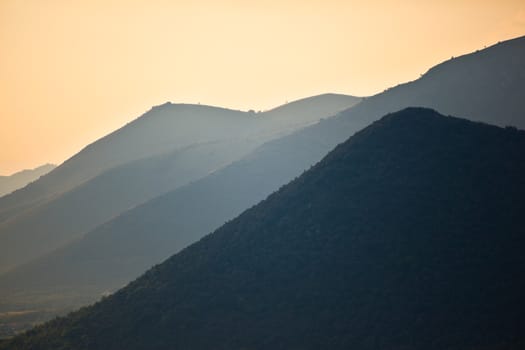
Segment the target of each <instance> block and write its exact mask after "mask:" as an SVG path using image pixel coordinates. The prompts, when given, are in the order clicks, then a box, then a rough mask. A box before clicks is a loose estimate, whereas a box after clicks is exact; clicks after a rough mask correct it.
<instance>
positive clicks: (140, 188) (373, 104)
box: [0, 37, 525, 324]
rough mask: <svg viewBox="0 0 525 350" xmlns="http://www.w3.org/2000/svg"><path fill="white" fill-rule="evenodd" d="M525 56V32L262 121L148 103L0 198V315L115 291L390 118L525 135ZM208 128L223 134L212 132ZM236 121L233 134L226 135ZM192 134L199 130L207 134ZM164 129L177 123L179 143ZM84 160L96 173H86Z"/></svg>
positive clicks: (257, 116)
mask: <svg viewBox="0 0 525 350" xmlns="http://www.w3.org/2000/svg"><path fill="white" fill-rule="evenodd" d="M522 62H525V37H522V38H517V39H513V40H509V41H505V42H502V43H499V44H497V45H494V46H492V47H489V48H487V49H484V50H481V51H478V52H475V53H472V54H468V55H465V56H461V57H458V58H454V59H451V60H449V61H447V62H444V63H442V64H440V65H438V66H436V67H434V68H432V69H430V70H429V71H428V72H427V73H426V74H424V75H422V76H421V78H420V79H418V80H416V81H413V82H410V83H407V84H402V85H398V86H396V87H393V88H391V89H388V90H386V91H384V92H383V93H380V94H377V95H375V96H372V97H367V98H363V99H362V100H361V99H358V98H354V97H351V96H344V95H335V94H326V95H320V96H316V97H312V98H308V99H303V100H299V101H297V102H292V103H289V104H286V105H284V106H281V107H279V108H276V109H274V110H270V111H267V112H261V113H256V112H254V111H250V112H239V111H231V110H225V109H216V108H213V107H208V106H199V105H174V104H165V105H162V106H158V107H155V108H153V109H152V110H151V111H150V112H148V113H146V114H145V115H144V116H142V117H141V118H139V119H137V120H136V121H134V122H132V123H130V124H129V125H127V126H125V127H124V128H122V129H121V130H119V131H117V132H115V133H113V134H111V135H108V136H107V137H105V138H103V139H102V140H100V141H98V142H96V143H95V144H93V145H91V146H88V147H87V148H86V149H85V150H83V151H82V152H80V153H79V155H77V156H75V157H73V158H72V160H70V161H68V162H66V163H64V165H63V166H66V164H68V163H73V165H67V166H66V168H68V167H71V168H72V169H77V170H75V171H72V172H71V171H70V170H67V169H66V170H61V171H60V172H58V170H59V169H60V168H59V169H57V170H55V171H56V172H58V174H59V175H53V173H51V174H50V175H49V177H51V180H48V179H46V177H45V178H44V179H45V181H43V180H44V179H42V180H39V181H37V182H36V183H34V184H32V185H31V186H28V187H26V188H25V189H23V190H20V191H17V192H15V193H14V194H13V195H11V196H6V197H4V198H1V199H0V241H1V243H2V245H0V252H1V254H0V259H3V261H2V264H3V271H4V273H3V274H2V275H0V300H1V301H0V316H1V312H2V311H9V312H10V311H16V312H18V311H24V312H25V310H34V309H46V310H54V311H53V312H50V315H53V314H55V313H56V312H57V311H58V312H64V309H70V308H75V307H77V306H79V305H84V304H87V303H90V302H93V301H95V300H97V299H99V298H100V296H101V295H107V294H108V293H111V292H113V291H115V290H117V289H118V288H120V287H122V286H124V285H126V284H127V283H128V282H129V281H131V280H133V279H134V278H136V277H138V276H139V275H140V274H141V273H142V272H143V271H145V270H146V269H147V268H148V267H150V266H152V265H154V264H157V263H160V262H162V261H163V260H164V259H166V258H168V257H169V256H170V255H172V254H173V253H176V252H178V251H180V250H181V249H183V248H184V247H186V246H188V245H189V244H191V243H193V242H195V241H197V240H198V239H200V238H201V237H203V236H204V235H205V234H207V233H209V232H211V231H213V230H215V229H216V228H218V227H219V226H220V225H222V224H223V223H225V222H227V221H229V220H232V219H233V218H235V217H236V216H237V215H239V214H240V213H242V212H243V211H244V210H245V209H246V208H249V207H251V206H253V205H256V204H257V203H258V202H259V201H261V200H263V199H264V198H266V197H267V196H268V195H270V194H271V193H272V192H274V191H275V190H277V189H279V187H281V186H283V185H285V184H286V183H288V182H289V181H291V180H293V179H294V178H295V177H297V176H299V175H300V174H301V173H303V172H304V171H306V170H307V169H309V168H310V167H311V166H313V165H314V164H315V163H317V162H318V161H319V160H321V159H322V158H323V157H324V156H325V155H326V154H327V153H328V152H330V151H331V150H332V149H333V148H334V147H335V146H336V145H337V144H339V143H341V142H343V141H345V140H346V139H347V138H348V137H349V136H351V135H352V134H354V133H355V132H357V131H359V130H361V129H363V128H364V127H366V126H368V125H370V124H371V123H373V122H374V121H375V120H377V119H378V118H380V117H381V116H382V115H385V114H387V113H389V112H393V111H397V110H400V109H402V108H405V107H407V106H426V107H432V108H434V109H436V110H438V111H440V112H444V113H446V114H453V115H457V116H461V117H463V118H466V119H470V120H474V121H483V122H485V123H491V124H494V125H499V126H507V125H511V126H514V127H518V128H523V127H524V121H525V115H524V114H523V112H522V111H523V110H525V109H524V108H525V101H524V100H523V99H522V98H521V96H524V94H525V79H524V78H525V65H524V64H523V63H522ZM360 100H361V101H360ZM359 101H360V102H359ZM346 107H350V108H347V109H345V108H346ZM340 110H343V111H342V112H340V113H338V114H337V115H336V116H334V117H331V115H333V114H335V113H336V112H337V111H340ZM179 113H180V115H182V116H183V117H182V118H181V121H179V120H178V117H179ZM201 113H203V115H204V117H202V119H200V118H201ZM216 114H217V115H219V117H217V118H218V119H217V120H215V119H214V121H213V122H211V123H208V121H209V120H208V119H213V118H215V115H216ZM196 120H198V121H199V122H198V123H197V122H196ZM239 120H241V122H240V123H238V122H239ZM190 121H191V122H190ZM318 121H320V122H318ZM193 122H195V123H193ZM201 122H202V123H201ZM215 122H216V123H220V124H221V128H222V129H220V130H219V131H218V132H217V134H215V133H214V132H213V131H212V130H213V128H214V125H215V124H214V123H215ZM170 123H171V124H170ZM199 123H201V124H199ZM230 124H232V125H233V124H235V128H233V129H231V130H228V127H229V126H228V125H230ZM199 127H200V128H203V129H206V133H205V134H204V136H201V135H200V134H199V133H198V128H199ZM157 128H159V129H163V130H162V133H161V137H160V138H159V140H155V141H153V143H152V145H148V142H149V141H147V140H148V138H150V139H151V137H148V136H151V134H155V133H156V132H157ZM170 128H179V129H178V130H177V132H175V133H174V134H173V139H170V138H169V136H168V132H169V130H171V129H170ZM186 129H187V130H186ZM152 130H153V131H152ZM230 131H231V133H230ZM180 134H185V135H186V136H187V139H184V138H182V139H179V135H180ZM123 135H124V136H123ZM162 135H164V136H162ZM196 135H199V136H196ZM135 139H138V140H139V141H140V142H142V144H140V142H139V144H138V145H132V146H131V148H130V149H131V150H133V149H134V148H133V147H138V148H141V149H142V148H146V150H141V151H140V152H146V151H147V149H150V151H148V152H151V154H149V155H146V156H144V154H145V153H140V152H138V153H140V154H135V153H137V152H135V151H133V152H130V154H129V155H126V156H125V157H121V156H122V154H123V152H124V151H125V150H126V149H127V148H126V147H128V146H129V145H131V144H133V143H134V142H135V141H134V140H135ZM162 139H164V141H162ZM184 140H186V141H184ZM161 141H162V142H161ZM163 142H164V143H163ZM170 142H171V144H170ZM155 147H156V148H155ZM88 150H89V152H88ZM94 150H95V151H94ZM85 152H87V153H85ZM83 153H85V154H83ZM98 153H100V154H101V155H100V157H99V156H95V155H96V154H98ZM105 153H108V154H114V157H113V158H111V157H110V156H108V155H106V154H105ZM135 158H136V159H135ZM90 159H95V160H96V161H93V162H92V163H90V162H91V161H90ZM89 164H95V165H96V166H94V167H95V168H97V169H99V170H98V171H91V172H88V174H83V170H82V169H83V167H85V166H87V165H89ZM77 173H81V174H82V177H81V178H78V177H76V175H74V174H77ZM61 174H66V175H67V176H66V175H64V176H63V175H61ZM71 174H73V175H71ZM90 174H91V175H90ZM64 178H66V180H65V181H64V184H68V183H74V184H73V185H70V186H69V185H68V186H69V187H67V186H62V185H60V186H59V184H61V181H62V179H64ZM46 181H47V182H46ZM75 181H76V182H78V183H75ZM49 183H50V184H51V185H49V186H48V184H49ZM53 183H55V184H57V185H56V186H55V185H53ZM54 186H55V187H54ZM35 189H38V191H37V190H35ZM2 208H3V209H2ZM2 217H3V219H2ZM2 220H3V222H2ZM8 270H9V271H8ZM48 317H49V316H48ZM1 323H2V319H1V317H0V324H1Z"/></svg>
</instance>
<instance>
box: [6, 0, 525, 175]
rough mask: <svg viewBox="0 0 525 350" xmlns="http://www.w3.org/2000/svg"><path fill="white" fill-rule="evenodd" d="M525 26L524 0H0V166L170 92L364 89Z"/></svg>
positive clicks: (79, 137)
mask: <svg viewBox="0 0 525 350" xmlns="http://www.w3.org/2000/svg"><path fill="white" fill-rule="evenodd" d="M524 34H525V1H523V0H499V1H493V0H489V1H485V0H439V1H426V0H425V1H422V0H412V1H386V0H384V1H330V0H318V1H308V0H300V1H286V0H277V1H273V0H265V1H258V2H256V1H249V0H243V1H221V0H213V1H155V0H144V1H138V0H137V1H134V0H126V1H124V0H122V1H111V0H100V1H98V0H84V1H79V0H0V174H10V173H12V172H14V171H16V170H19V169H22V168H29V167H34V166H37V165H39V164H42V163H46V162H54V163H60V162H62V161H63V160H65V159H66V158H68V157H69V156H71V155H73V154H74V153H76V152H77V151H79V150H80V149H81V148H82V147H83V146H85V145H86V144H87V143H90V142H92V141H94V140H96V139H97V138H99V137H100V136H103V135H104V134H106V133H108V132H110V131H112V130H114V129H116V128H118V127H120V126H122V125H123V124H125V123H126V122H128V121H130V120H132V119H134V118H136V117H137V116H139V115H140V114H142V113H143V112H144V111H146V110H147V109H149V107H150V106H152V105H158V104H161V103H163V102H165V101H172V102H189V103H197V102H201V103H203V104H212V105H219V106H224V107H230V108H236V109H250V108H253V109H267V108H270V107H272V106H276V105H279V104H282V103H284V102H285V101H286V100H293V99H297V98H300V97H304V96H308V95H313V94H318V93H323V92H340V93H347V94H353V95H370V94H374V93H377V92H380V91H382V90H383V89H385V88H387V87H390V86H392V85H396V84H398V83H400V82H405V81H408V80H413V79H415V78H417V77H419V75H420V74H421V73H424V72H425V71H426V70H427V69H428V68H430V67H431V66H432V65H435V64H437V63H439V62H441V61H443V60H446V59H448V58H450V57H451V56H458V55H460V54H463V53H468V52H470V51H474V50H476V49H479V48H483V47H484V46H485V45H487V46H488V45H491V44H494V43H495V42H497V41H500V40H504V39H509V38H512V37H516V36H520V35H524Z"/></svg>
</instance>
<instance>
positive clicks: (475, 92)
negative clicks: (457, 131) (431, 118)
mask: <svg viewBox="0 0 525 350" xmlns="http://www.w3.org/2000/svg"><path fill="white" fill-rule="evenodd" d="M523 96H525V36H524V37H519V38H516V39H512V40H508V41H504V42H501V43H498V44H496V45H494V46H491V47H489V48H487V49H484V50H480V51H476V52H474V53H471V54H468V55H464V56H460V57H458V58H453V59H451V60H449V61H446V62H444V63H441V64H439V65H437V66H435V67H433V68H431V69H430V70H429V71H428V72H427V73H425V74H424V75H423V76H422V77H421V78H420V79H418V80H416V81H413V82H410V83H407V84H402V85H398V86H396V87H395V88H391V89H389V90H387V91H385V92H384V93H381V94H378V95H375V96H373V97H370V98H367V99H365V101H363V103H362V104H360V105H359V106H356V108H354V109H352V110H351V111H348V113H347V118H346V122H355V123H361V124H363V123H364V124H368V123H370V121H371V118H375V119H377V118H379V117H381V116H382V115H384V114H385V113H388V112H391V111H396V110H399V109H401V108H404V107H406V106H424V107H429V108H434V109H437V110H439V111H440V112H441V113H445V114H455V115H461V116H465V117H466V118H469V119H471V120H474V121H482V122H485V123H489V124H494V125H499V126H507V125H511V126H515V127H518V128H520V129H525V113H524V110H525V100H524V99H523ZM375 119H374V120H375Z"/></svg>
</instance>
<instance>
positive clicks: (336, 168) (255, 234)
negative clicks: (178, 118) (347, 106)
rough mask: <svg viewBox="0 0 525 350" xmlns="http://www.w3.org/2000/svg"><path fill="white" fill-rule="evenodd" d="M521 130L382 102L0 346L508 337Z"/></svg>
mask: <svg viewBox="0 0 525 350" xmlns="http://www.w3.org/2000/svg"><path fill="white" fill-rule="evenodd" d="M523 150H525V132H523V131H518V130H516V129H513V128H507V129H501V128H498V127H494V126H488V125H484V124H478V123H473V122H469V121H465V120H461V119H457V118H453V117H444V116H442V115H439V114H437V113H436V112H434V111H432V110H428V109H420V108H409V109H406V110H403V111H401V112H397V113H394V114H390V115H387V116H386V117H384V118H382V119H381V120H379V121H377V122H375V123H374V124H372V125H371V126H369V127H367V128H366V129H364V130H363V131H361V132H359V133H357V134H356V135H354V136H353V137H352V138H350V139H349V140H348V141H347V142H345V143H343V144H341V145H340V146H338V147H337V148H336V149H335V150H334V151H332V152H331V153H330V154H329V155H328V156H326V157H325V158H324V159H323V160H322V161H321V162H320V163H318V164H317V165H316V166H315V167H313V168H312V169H311V170H309V171H308V172H306V173H305V174H303V175H302V176H301V177H299V178H298V179H296V180H294V181H293V182H291V183H290V184H288V185H287V186H285V187H283V188H282V189H281V190H279V191H278V192H277V193H275V194H273V195H271V196H270V197H269V198H268V199H266V200H265V201H263V202H261V203H260V204H258V205H257V206H255V207H253V208H251V209H249V210H247V211H246V212H244V213H243V214H242V215H240V216H239V217H238V218H236V219H235V220H233V221H231V222H229V223H227V224H225V225H224V226H222V227H221V228H219V229H218V230H217V231H215V232H214V233H212V234H211V235H208V236H206V237H205V238H203V239H202V240H200V241H199V242H198V243H196V244H194V245H192V246H190V247H189V248H187V249H184V250H183V251H181V252H180V253H178V254H176V255H174V256H173V257H171V258H170V259H169V260H167V261H166V262H164V263H163V264H161V265H158V266H156V267H154V268H152V269H151V270H150V271H148V272H147V273H146V274H144V275H143V276H142V277H140V278H139V279H137V280H136V281H134V282H132V283H131V284H129V285H128V286H127V287H125V288H124V289H122V290H120V291H118V292H117V293H115V294H114V295H112V296H110V297H108V298H106V299H104V300H103V301H101V302H99V303H97V304H95V305H94V306H92V307H88V308H84V309H81V310H80V311H78V312H75V313H73V314H71V315H69V316H68V317H65V318H60V319H56V320H54V321H51V322H49V323H46V324H44V325H42V326H40V327H37V328H35V329H34V330H31V331H29V332H28V333H26V334H24V335H21V336H19V337H16V338H14V339H13V340H11V341H10V342H8V343H6V344H4V345H2V346H0V349H10V350H13V349H32V350H38V349H192V350H196V349H350V348H351V349H394V350H401V349H403V350H411V349H414V350H415V349H462V350H464V349H472V350H473V349H486V350H488V349H522V348H523V347H524V346H525V319H524V318H523V314H524V311H525V301H524V299H523V294H524V292H525V280H524V279H523V278H522V273H523V271H524V269H525V255H524V254H523V250H524V248H525V235H524V230H523V220H522V216H523V212H524V210H525V180H524V179H525V153H524V152H523Z"/></svg>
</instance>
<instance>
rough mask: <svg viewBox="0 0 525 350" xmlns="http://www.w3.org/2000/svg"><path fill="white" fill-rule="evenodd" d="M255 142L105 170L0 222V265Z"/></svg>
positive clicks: (44, 248)
mask: <svg viewBox="0 0 525 350" xmlns="http://www.w3.org/2000/svg"><path fill="white" fill-rule="evenodd" d="M255 144H256V143H255V141H252V142H248V141H247V140H237V141H233V140H232V141H230V142H226V141H224V142H212V143H205V144H199V145H192V146H188V147H186V148H183V149H181V150H177V151H175V152H172V153H169V154H167V155H163V156H155V157H148V158H146V159H143V160H138V161H134V162H129V163H126V164H124V165H121V166H118V167H116V168H113V169H110V170H108V171H106V172H104V173H103V174H101V175H99V176H96V177H95V178H93V179H92V180H90V181H87V182H86V183H84V184H81V185H79V186H77V187H75V188H74V189H72V190H70V191H68V192H66V193H64V194H63V195H61V196H59V197H57V198H54V199H52V200H50V201H48V202H46V203H45V204H44V205H40V206H36V207H34V208H32V209H31V210H28V211H26V212H24V213H22V214H21V215H19V216H17V217H16V218H14V219H12V220H9V221H6V222H3V223H0V232H1V235H2V236H1V239H0V242H2V244H1V245H0V268H1V269H3V270H5V269H8V268H9V267H11V266H15V265H17V264H19V263H23V262H26V261H29V260H31V259H34V258H35V257H38V256H40V255H42V254H45V253H48V252H50V251H52V250H54V249H56V248H57V247H59V246H61V245H63V244H65V243H66V242H69V241H71V240H73V239H74V238H76V237H78V236H79V235H81V234H83V233H85V232H87V231H89V230H91V229H93V228H94V227H96V226H98V225H100V224H101V223H103V222H105V221H107V220H109V219H111V218H112V217H114V216H116V215H118V214H120V213H121V212H122V211H124V210H126V209H130V208H133V207H134V206H136V205H137V204H140V203H142V202H144V201H146V200H148V199H151V198H153V197H156V196H158V195H160V194H162V193H164V192H166V191H168V190H171V189H174V188H177V187H179V186H181V185H184V184H186V183H188V182H190V181H193V180H195V179H198V178H200V177H203V176H205V175H207V174H208V173H210V172H212V171H214V170H215V169H217V168H220V167H223V166H225V165H227V164H229V163H231V162H233V161H235V160H237V159H238V158H240V157H241V156H242V155H243V154H245V153H247V152H249V151H250V150H251V149H253V147H254V145H255Z"/></svg>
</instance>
